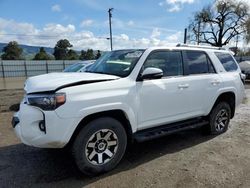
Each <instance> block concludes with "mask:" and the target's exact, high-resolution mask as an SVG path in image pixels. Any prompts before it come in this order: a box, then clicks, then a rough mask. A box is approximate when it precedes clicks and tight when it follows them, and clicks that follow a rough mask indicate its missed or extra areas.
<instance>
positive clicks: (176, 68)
mask: <svg viewBox="0 0 250 188" xmlns="http://www.w3.org/2000/svg"><path fill="white" fill-rule="evenodd" d="M148 67H154V68H159V69H161V70H162V71H163V76H164V77H167V76H178V75H183V66H182V56H181V52H180V51H156V52H152V53H151V54H150V55H149V56H148V58H147V60H146V61H145V63H144V66H143V68H144V69H145V68H148Z"/></svg>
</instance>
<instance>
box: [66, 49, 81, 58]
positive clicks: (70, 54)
mask: <svg viewBox="0 0 250 188" xmlns="http://www.w3.org/2000/svg"><path fill="white" fill-rule="evenodd" d="M67 59H68V60H77V59H79V57H78V55H77V53H76V52H75V51H74V50H71V49H70V50H69V51H68V54H67Z"/></svg>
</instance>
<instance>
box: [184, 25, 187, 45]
mask: <svg viewBox="0 0 250 188" xmlns="http://www.w3.org/2000/svg"><path fill="white" fill-rule="evenodd" d="M184 44H187V28H185V30H184Z"/></svg>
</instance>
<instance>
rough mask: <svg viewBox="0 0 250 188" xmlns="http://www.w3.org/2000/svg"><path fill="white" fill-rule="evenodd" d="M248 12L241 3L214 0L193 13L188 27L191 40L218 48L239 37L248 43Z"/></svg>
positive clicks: (249, 20)
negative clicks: (242, 37)
mask: <svg viewBox="0 0 250 188" xmlns="http://www.w3.org/2000/svg"><path fill="white" fill-rule="evenodd" d="M249 11H250V10H249V6H248V5H247V4H246V3H245V2H243V1H234V0H216V1H214V3H213V4H210V5H208V6H205V7H204V8H203V9H202V10H201V11H198V12H196V13H195V15H194V18H193V19H192V20H191V22H190V25H189V30H190V33H191V40H194V41H197V42H198V43H207V44H210V45H212V46H219V47H221V46H224V45H226V44H228V43H229V42H230V41H231V40H232V39H234V38H236V37H239V36H244V37H245V38H246V39H247V41H250V15H249Z"/></svg>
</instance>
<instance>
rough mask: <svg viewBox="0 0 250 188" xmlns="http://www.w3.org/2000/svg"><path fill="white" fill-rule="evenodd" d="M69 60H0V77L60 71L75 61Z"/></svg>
mask: <svg viewBox="0 0 250 188" xmlns="http://www.w3.org/2000/svg"><path fill="white" fill-rule="evenodd" d="M76 62H77V61H70V60H49V61H26V60H16V61H11V60H1V61H0V77H2V78H6V77H26V78H27V77H29V76H35V75H39V74H45V73H50V72H61V71H62V70H64V69H65V68H66V67H67V66H69V65H72V64H74V63H76Z"/></svg>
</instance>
